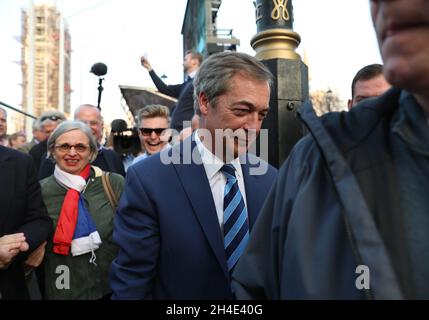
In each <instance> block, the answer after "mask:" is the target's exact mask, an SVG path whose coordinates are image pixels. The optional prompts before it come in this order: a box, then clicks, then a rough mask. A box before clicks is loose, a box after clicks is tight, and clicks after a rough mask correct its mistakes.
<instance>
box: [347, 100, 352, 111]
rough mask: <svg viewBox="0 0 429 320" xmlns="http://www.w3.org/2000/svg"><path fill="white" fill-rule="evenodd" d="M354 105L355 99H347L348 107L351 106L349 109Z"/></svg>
mask: <svg viewBox="0 0 429 320" xmlns="http://www.w3.org/2000/svg"><path fill="white" fill-rule="evenodd" d="M352 105H353V99H349V100H348V101H347V107H348V108H349V111H350V110H351V109H352Z"/></svg>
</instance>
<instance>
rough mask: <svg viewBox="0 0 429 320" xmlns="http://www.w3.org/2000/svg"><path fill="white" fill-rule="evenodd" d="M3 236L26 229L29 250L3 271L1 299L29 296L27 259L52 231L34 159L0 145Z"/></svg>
mask: <svg viewBox="0 0 429 320" xmlns="http://www.w3.org/2000/svg"><path fill="white" fill-rule="evenodd" d="M0 188H1V190H2V191H1V192H0V203H1V206H0V237H2V236H4V235H7V234H12V233H19V232H23V233H24V235H25V237H26V241H27V242H28V244H29V246H30V249H29V250H28V251H27V252H25V253H20V254H18V256H17V257H16V258H15V260H14V261H13V262H12V264H11V265H9V266H8V267H7V268H6V269H2V270H0V296H1V297H0V298H2V299H28V298H29V296H28V292H27V287H26V283H25V279H24V261H25V259H26V258H27V257H28V254H29V253H31V252H32V251H34V249H36V248H37V247H38V246H39V245H40V244H41V243H42V242H43V241H45V240H47V239H48V238H49V236H50V235H51V232H52V221H51V219H50V218H49V217H48V215H47V212H46V207H45V205H44V203H43V200H42V194H41V191H40V186H39V183H38V182H37V179H36V170H35V168H34V164H33V161H32V160H31V158H30V157H29V156H28V155H26V154H24V153H21V152H18V151H15V150H13V149H9V148H5V147H2V146H0Z"/></svg>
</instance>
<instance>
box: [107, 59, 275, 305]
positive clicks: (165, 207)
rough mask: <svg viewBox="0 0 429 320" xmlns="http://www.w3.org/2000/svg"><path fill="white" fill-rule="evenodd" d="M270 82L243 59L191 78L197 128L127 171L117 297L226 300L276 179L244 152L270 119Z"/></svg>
mask: <svg viewBox="0 0 429 320" xmlns="http://www.w3.org/2000/svg"><path fill="white" fill-rule="evenodd" d="M271 79H272V76H271V73H270V72H269V71H268V70H267V69H266V67H265V66H264V65H263V64H261V63H260V62H258V61H257V60H256V59H255V58H253V57H250V56H248V55H246V54H242V53H236V52H225V53H220V54H217V55H213V56H211V57H210V58H209V59H207V60H206V61H205V62H204V63H203V64H202V66H201V68H200V70H199V72H198V74H197V76H196V78H195V80H194V81H195V82H194V83H195V94H196V99H197V100H196V105H197V106H198V108H196V112H197V113H199V114H200V128H199V129H198V130H197V131H196V132H195V133H194V134H193V135H192V136H191V137H189V138H188V139H186V140H185V141H184V142H182V143H180V144H178V145H176V146H174V147H172V148H170V149H169V150H165V151H162V152H161V153H159V154H156V155H153V156H151V157H148V158H147V159H145V160H143V161H141V162H139V163H137V164H135V165H133V166H131V167H130V168H129V169H128V173H127V181H126V186H125V191H124V193H123V196H122V198H121V200H120V204H119V207H118V212H117V215H116V218H115V229H114V240H115V241H116V243H117V244H118V245H119V246H120V248H121V249H120V252H119V255H118V257H117V258H116V259H115V260H114V261H113V263H112V268H111V276H110V281H111V287H112V290H113V298H114V299H231V298H232V297H233V294H232V292H231V287H230V274H231V272H232V270H233V269H234V267H235V264H236V262H237V260H238V258H239V257H240V255H241V253H242V250H243V249H244V248H245V246H246V242H247V239H248V236H249V232H251V229H252V227H253V224H254V222H255V220H256V217H257V215H258V212H259V210H260V208H261V206H262V204H263V202H264V200H265V196H266V195H267V193H268V191H269V189H270V187H271V185H272V184H273V182H274V179H275V176H276V169H274V168H273V167H271V166H270V165H268V164H267V163H266V162H264V161H263V160H261V159H259V158H258V157H256V156H254V155H251V154H250V153H248V152H247V151H248V148H249V146H250V144H252V143H253V142H254V140H255V139H256V134H257V133H259V131H260V128H261V124H262V120H263V119H264V118H265V116H266V114H267V112H268V105H269V97H270V83H271ZM230 132H233V133H234V136H230V134H229V133H230ZM258 169H259V170H258ZM167 195H168V196H167Z"/></svg>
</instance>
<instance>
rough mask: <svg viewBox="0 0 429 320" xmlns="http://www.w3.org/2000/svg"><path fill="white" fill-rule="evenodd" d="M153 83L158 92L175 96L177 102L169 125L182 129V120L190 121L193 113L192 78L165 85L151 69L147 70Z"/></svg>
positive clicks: (178, 129)
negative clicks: (179, 82)
mask: <svg viewBox="0 0 429 320" xmlns="http://www.w3.org/2000/svg"><path fill="white" fill-rule="evenodd" d="M149 75H150V77H151V78H152V81H153V83H154V84H155V86H156V88H157V89H158V91H159V92H161V93H163V94H166V95H168V96H170V97H173V98H176V99H177V103H176V105H175V106H174V107H173V112H172V114H171V124H170V127H171V128H173V129H175V130H177V131H178V132H180V131H181V130H182V129H183V121H191V120H192V117H193V115H194V96H193V94H194V86H193V83H192V79H191V78H188V79H187V80H186V81H185V82H183V83H181V84H175V85H166V84H165V83H164V82H163V81H162V80H161V79H160V78H159V77H158V75H157V74H156V73H155V71H153V69H152V70H151V71H150V72H149Z"/></svg>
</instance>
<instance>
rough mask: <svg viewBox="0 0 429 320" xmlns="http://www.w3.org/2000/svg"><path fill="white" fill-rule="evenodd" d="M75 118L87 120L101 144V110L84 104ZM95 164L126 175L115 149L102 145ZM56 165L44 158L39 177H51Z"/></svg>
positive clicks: (76, 112) (40, 178) (104, 169)
mask: <svg viewBox="0 0 429 320" xmlns="http://www.w3.org/2000/svg"><path fill="white" fill-rule="evenodd" d="M74 119H75V120H79V121H82V122H85V123H86V124H87V125H88V126H89V127H90V128H91V131H92V133H93V135H94V137H95V139H96V140H97V142H98V143H99V145H100V142H101V139H102V138H103V125H104V122H103V118H102V116H101V113H100V110H99V109H98V108H97V107H96V106H93V105H91V104H83V105H81V106H79V107H78V108H77V109H76V111H75V113H74ZM92 164H93V165H94V166H97V167H99V168H100V169H101V170H103V171H110V172H115V173H118V174H120V175H122V176H125V169H124V165H123V164H122V160H121V157H120V156H119V154H117V153H116V152H115V151H113V150H110V149H107V148H104V147H102V146H101V145H100V147H99V150H98V154H97V158H95V160H94V161H93V162H92ZM54 168H55V165H54V163H53V162H52V161H50V160H48V159H46V157H45V159H43V162H42V163H41V165H40V170H39V175H38V179H39V180H42V179H43V178H46V177H49V176H50V175H51V174H53V173H54Z"/></svg>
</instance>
